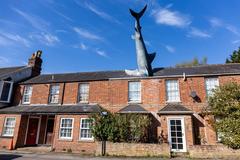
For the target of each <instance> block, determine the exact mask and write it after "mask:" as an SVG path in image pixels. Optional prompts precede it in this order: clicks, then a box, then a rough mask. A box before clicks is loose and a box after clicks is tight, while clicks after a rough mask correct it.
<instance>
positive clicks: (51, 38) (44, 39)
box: [29, 32, 60, 46]
mask: <svg viewBox="0 0 240 160" xmlns="http://www.w3.org/2000/svg"><path fill="white" fill-rule="evenodd" d="M29 37H30V38H31V39H35V40H38V41H39V42H41V43H42V44H45V45H47V46H54V45H55V44H56V43H58V42H60V40H59V38H58V37H57V36H55V35H52V34H51V33H44V32H42V33H40V34H39V33H34V34H31V35H30V36H29Z"/></svg>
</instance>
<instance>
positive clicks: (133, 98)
mask: <svg viewBox="0 0 240 160" xmlns="http://www.w3.org/2000/svg"><path fill="white" fill-rule="evenodd" d="M128 101H129V102H141V83H140V82H128Z"/></svg>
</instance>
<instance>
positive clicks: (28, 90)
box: [22, 86, 32, 104]
mask: <svg viewBox="0 0 240 160" xmlns="http://www.w3.org/2000/svg"><path fill="white" fill-rule="evenodd" d="M31 97H32V86H25V87H24V92H23V99H22V103H23V104H30V100H31Z"/></svg>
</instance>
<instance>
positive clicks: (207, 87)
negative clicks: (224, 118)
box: [205, 77, 219, 97]
mask: <svg viewBox="0 0 240 160" xmlns="http://www.w3.org/2000/svg"><path fill="white" fill-rule="evenodd" d="M213 80H214V81H215V82H216V84H215V86H208V85H209V82H208V81H213ZM210 83H211V82H210ZM217 87H219V80H218V78H217V77H209V78H205V91H206V96H207V97H210V96H212V95H213V89H216V88H217ZM209 88H211V89H209Z"/></svg>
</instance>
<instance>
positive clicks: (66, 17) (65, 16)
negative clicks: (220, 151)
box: [51, 8, 73, 22]
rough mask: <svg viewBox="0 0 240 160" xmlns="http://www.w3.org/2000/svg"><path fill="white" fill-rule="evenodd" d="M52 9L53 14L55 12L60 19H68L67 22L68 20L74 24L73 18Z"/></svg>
mask: <svg viewBox="0 0 240 160" xmlns="http://www.w3.org/2000/svg"><path fill="white" fill-rule="evenodd" d="M51 9H52V11H53V12H55V13H56V14H57V15H59V16H60V17H62V18H64V19H66V20H68V21H71V22H73V19H72V18H70V17H68V16H67V15H65V14H63V13H62V12H59V11H57V10H56V9H54V8H51Z"/></svg>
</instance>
